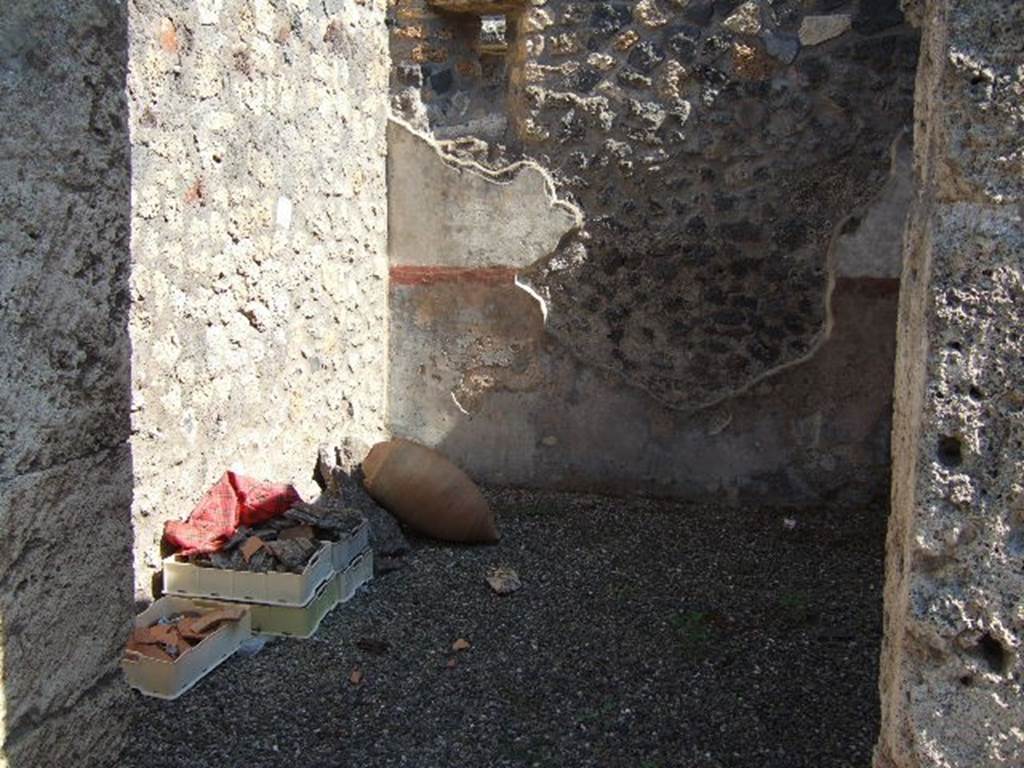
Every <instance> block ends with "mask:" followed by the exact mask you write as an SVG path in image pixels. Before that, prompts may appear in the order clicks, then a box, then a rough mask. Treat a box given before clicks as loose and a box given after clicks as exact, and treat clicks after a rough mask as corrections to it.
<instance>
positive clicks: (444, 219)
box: [388, 119, 582, 269]
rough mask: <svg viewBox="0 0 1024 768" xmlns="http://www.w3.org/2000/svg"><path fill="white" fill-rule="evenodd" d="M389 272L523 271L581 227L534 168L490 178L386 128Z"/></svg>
mask: <svg viewBox="0 0 1024 768" xmlns="http://www.w3.org/2000/svg"><path fill="white" fill-rule="evenodd" d="M388 202H389V206H388V207H389V216H388V219H389V220H388V234H389V239H390V246H389V249H390V257H391V264H392V266H401V267H408V266H443V267H460V268H474V269H480V268H495V267H527V266H529V265H531V264H533V263H534V262H536V261H537V260H539V259H541V258H544V257H546V256H548V255H549V254H551V253H552V252H553V251H554V250H555V249H556V248H557V247H558V244H559V242H560V241H561V239H562V237H564V236H565V235H566V234H567V233H569V232H571V231H573V230H575V229H578V228H579V227H580V226H581V225H582V214H581V213H580V211H579V209H577V208H576V207H575V206H573V205H571V204H569V203H567V202H565V201H563V200H560V199H558V197H557V196H556V194H555V187H554V182H553V181H552V179H551V177H550V175H549V174H548V173H547V171H545V170H544V169H543V168H541V167H540V166H539V165H537V164H535V163H532V162H528V161H522V162H518V163H515V164H513V165H510V166H508V167H506V168H501V169H499V170H496V171H494V170H488V169H486V168H484V167H483V166H480V165H478V164H476V163H473V162H470V161H463V160H458V159H456V158H454V157H451V156H449V155H445V154H444V153H443V152H442V151H441V150H440V149H439V147H438V145H437V143H436V142H435V141H434V140H433V139H431V138H430V137H428V136H426V135H424V134H421V133H418V132H416V131H415V130H414V129H413V128H412V127H411V126H409V125H408V124H406V123H403V122H401V121H399V120H395V119H392V120H391V121H390V123H389V125H388Z"/></svg>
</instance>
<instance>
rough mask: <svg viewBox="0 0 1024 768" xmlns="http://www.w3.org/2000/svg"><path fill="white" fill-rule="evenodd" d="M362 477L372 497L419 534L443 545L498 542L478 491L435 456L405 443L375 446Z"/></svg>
mask: <svg viewBox="0 0 1024 768" xmlns="http://www.w3.org/2000/svg"><path fill="white" fill-rule="evenodd" d="M363 473H364V475H365V477H364V478H363V485H365V486H366V490H367V492H369V494H370V496H372V497H373V498H374V499H375V500H376V501H377V502H378V503H379V504H380V505H381V506H383V507H384V508H385V509H387V510H388V511H389V512H391V513H392V514H393V515H394V516H395V517H397V518H398V519H399V520H401V521H402V522H403V523H405V524H406V525H408V526H409V527H410V528H412V529H413V530H415V531H419V532H420V533H423V534H426V535H427V536H432V537H434V538H436V539H442V540H444V541H458V542H467V543H468V542H495V541H497V540H498V530H497V528H496V527H495V525H494V515H493V514H492V513H491V509H490V507H489V506H488V505H487V501H486V500H485V499H484V497H483V495H482V494H481V493H480V489H479V488H477V487H476V484H475V483H474V482H473V481H472V480H470V479H469V477H468V476H467V475H466V473H465V472H463V471H462V470H461V469H459V468H458V467H456V466H455V465H454V464H452V463H451V462H450V461H448V459H446V458H445V457H444V456H442V455H441V454H440V453H438V452H437V451H435V450H432V449H430V448H427V447H426V446H423V445H419V444H418V443H414V442H412V441H410V440H402V439H395V440H389V441H388V442H385V443H377V445H375V446H374V447H373V448H372V449H371V451H370V454H369V455H368V456H367V457H366V459H365V460H364V461H363Z"/></svg>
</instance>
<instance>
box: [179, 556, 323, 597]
mask: <svg viewBox="0 0 1024 768" xmlns="http://www.w3.org/2000/svg"><path fill="white" fill-rule="evenodd" d="M337 547H338V543H335V542H330V541H325V542H323V543H322V544H321V545H320V549H318V550H317V551H316V553H315V554H314V555H313V557H311V558H310V559H309V562H308V563H306V567H305V568H304V569H303V571H302V573H280V572H277V571H268V572H266V573H252V572H250V571H229V570H224V569H221V568H200V567H199V566H197V565H192V563H188V562H181V561H179V560H178V559H177V555H171V556H170V557H168V558H165V559H164V592H165V593H166V594H168V595H177V596H180V597H205V598H211V599H214V600H230V601H232V602H240V603H266V604H269V605H290V606H295V607H298V608H302V607H305V606H307V605H309V602H310V601H311V600H312V599H313V596H314V595H315V594H316V592H317V590H318V589H320V587H321V586H323V584H324V583H325V582H327V581H329V580H330V578H331V577H332V576H333V575H334V572H335V568H334V559H335V549H336V548H337Z"/></svg>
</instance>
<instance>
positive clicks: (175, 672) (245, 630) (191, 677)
mask: <svg viewBox="0 0 1024 768" xmlns="http://www.w3.org/2000/svg"><path fill="white" fill-rule="evenodd" d="M211 607H216V605H215V604H214V605H209V604H204V603H202V602H197V601H194V600H188V599H185V598H181V597H162V598H160V599H159V600H157V601H156V602H155V603H153V604H152V605H151V606H149V608H147V609H146V610H145V611H143V612H142V613H140V614H139V615H138V616H137V617H136V618H135V626H136V627H149V626H152V625H153V624H155V623H156V622H157V621H158V620H159V619H162V618H167V617H168V616H173V615H174V614H177V613H186V612H189V611H201V610H203V609H205V608H211ZM251 634H252V632H251V617H250V615H249V612H248V611H246V612H245V613H244V614H243V616H242V618H241V619H239V620H238V621H228V622H224V623H223V624H222V625H221V626H220V627H218V628H217V629H216V631H214V632H212V633H211V634H209V635H207V636H206V637H204V638H203V639H202V640H201V641H200V642H199V643H197V644H196V645H194V646H192V647H191V648H190V649H189V650H187V651H186V652H185V653H183V654H181V655H180V656H179V657H178V658H177V659H175V660H174V661H161V660H160V659H153V658H150V657H148V656H143V655H141V654H138V653H134V652H131V651H126V652H125V656H124V657H123V658H122V659H121V669H122V670H123V671H124V676H125V679H126V680H127V681H128V685H129V686H131V687H132V688H134V689H135V690H137V691H139V692H140V693H142V694H145V695H146V696H154V697H156V698H158V699H168V700H171V699H176V698H178V697H179V696H181V695H182V694H183V693H185V692H186V691H188V690H189V689H190V688H192V686H194V685H195V684H196V683H198V682H199V681H200V680H202V679H203V678H204V677H205V676H206V675H208V674H209V673H210V672H211V671H212V670H213V669H214V668H215V667H217V665H219V664H220V663H221V662H223V661H224V660H225V659H227V658H228V657H229V656H231V655H232V654H233V653H234V652H235V651H237V650H238V647H239V646H240V645H241V644H242V643H244V642H245V641H246V640H247V639H249V637H251Z"/></svg>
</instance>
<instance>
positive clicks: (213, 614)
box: [189, 606, 245, 633]
mask: <svg viewBox="0 0 1024 768" xmlns="http://www.w3.org/2000/svg"><path fill="white" fill-rule="evenodd" d="M244 615H245V609H244V608H242V607H239V606H225V607H224V608H217V609H215V610H212V611H210V612H209V613H204V614H203V615H202V616H198V617H196V618H194V619H191V620H190V624H189V629H190V630H191V631H193V632H196V633H208V632H210V630H212V629H213V628H214V627H216V626H217V625H218V624H221V623H223V622H225V621H238V620H239V619H240V618H242V616H244Z"/></svg>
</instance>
